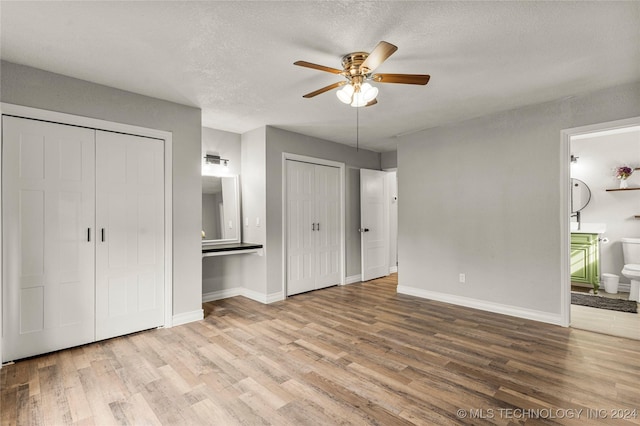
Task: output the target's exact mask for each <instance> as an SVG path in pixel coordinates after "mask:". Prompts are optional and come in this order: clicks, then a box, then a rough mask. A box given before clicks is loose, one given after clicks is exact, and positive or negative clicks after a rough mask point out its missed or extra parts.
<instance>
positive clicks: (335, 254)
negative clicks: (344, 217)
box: [314, 165, 340, 289]
mask: <svg viewBox="0 0 640 426" xmlns="http://www.w3.org/2000/svg"><path fill="white" fill-rule="evenodd" d="M314 171H315V194H316V203H315V223H316V231H315V240H316V241H315V246H316V259H315V262H316V288H317V289H318V288H323V287H329V286H332V285H336V284H338V283H340V169H338V168H337V167H329V166H320V165H316V166H315V167H314Z"/></svg>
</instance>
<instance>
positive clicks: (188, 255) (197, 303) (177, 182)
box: [0, 61, 202, 316]
mask: <svg viewBox="0 0 640 426" xmlns="http://www.w3.org/2000/svg"><path fill="white" fill-rule="evenodd" d="M0 86H1V87H2V91H1V92H0V101H2V102H6V103H10V104H16V105H22V106H28V107H33V108H40V109H44V110H50V111H57V112H62V113H67V114H74V115H79V116H84V117H91V118H97V119H101V120H107V121H112V122H116V123H124V124H130V125H134V126H141V127H147V128H151V129H158V130H165V131H169V132H172V134H173V165H172V166H173V182H172V184H173V287H174V294H173V315H174V316H175V315H177V314H190V313H197V312H201V309H202V305H201V295H202V284H201V265H202V264H201V260H200V259H201V237H200V236H201V229H202V226H201V224H202V223H201V215H200V208H201V203H202V198H201V191H200V188H201V180H200V160H199V155H200V152H201V129H202V123H201V111H200V109H199V108H194V107H190V106H185V105H179V104H175V103H172V102H167V101H163V100H160V99H155V98H150V97H147V96H142V95H138V94H135V93H131V92H125V91H122V90H118V89H114V88H111V87H107V86H101V85H99V84H94V83H90V82H87V81H83V80H78V79H75V78H71V77H66V76H63V75H60V74H54V73H51V72H47V71H42V70H38V69H35V68H31V67H26V66H23V65H17V64H13V63H10V62H6V61H2V63H1V64H0Z"/></svg>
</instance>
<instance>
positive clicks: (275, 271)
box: [266, 126, 380, 294]
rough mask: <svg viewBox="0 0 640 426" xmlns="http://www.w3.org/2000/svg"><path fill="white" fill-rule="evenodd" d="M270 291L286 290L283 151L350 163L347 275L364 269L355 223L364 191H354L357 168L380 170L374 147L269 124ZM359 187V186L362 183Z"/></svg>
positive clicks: (268, 259) (268, 242)
mask: <svg viewBox="0 0 640 426" xmlns="http://www.w3.org/2000/svg"><path fill="white" fill-rule="evenodd" d="M266 142H267V146H266V148H267V158H266V160H267V161H266V165H267V170H266V171H267V173H266V177H267V212H266V213H267V247H268V249H269V255H268V256H267V294H271V293H276V292H279V291H282V283H283V279H284V277H283V274H282V214H283V212H282V153H284V152H286V153H290V154H298V155H306V156H309V157H315V158H322V159H325V160H332V161H339V162H342V163H345V164H346V165H347V167H348V168H347V173H346V174H347V176H346V178H347V182H346V186H347V189H348V190H349V194H348V196H347V200H346V215H347V219H349V223H347V224H346V225H347V229H346V233H347V235H346V239H347V248H346V254H347V256H346V257H347V258H346V265H347V267H346V269H347V276H349V275H356V274H359V273H360V253H359V250H357V252H358V255H357V257H355V256H354V254H355V253H356V249H355V248H354V244H356V240H357V244H358V245H359V244H360V236H359V234H358V231H357V229H358V227H359V221H358V224H357V225H356V224H355V223H352V221H353V218H354V217H355V214H356V213H355V212H356V211H357V214H358V216H359V214H360V208H359V206H360V198H359V197H360V195H359V194H360V191H359V189H358V192H357V194H358V195H357V197H356V196H355V194H353V190H354V187H355V182H354V180H353V179H354V178H355V176H358V185H359V175H358V174H357V171H354V170H353V168H367V169H376V170H380V154H379V153H377V152H373V151H368V150H364V149H361V150H359V151H356V150H355V148H352V147H349V146H346V145H342V144H338V143H334V142H329V141H326V140H322V139H317V138H313V137H310V136H305V135H301V134H298V133H293V132H289V131H286V130H282V129H278V128H276V127H271V126H267V128H266ZM358 188H359V186H358Z"/></svg>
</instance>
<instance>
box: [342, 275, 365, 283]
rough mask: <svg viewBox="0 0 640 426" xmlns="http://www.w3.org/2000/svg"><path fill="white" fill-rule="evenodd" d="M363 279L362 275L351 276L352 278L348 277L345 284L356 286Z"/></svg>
mask: <svg viewBox="0 0 640 426" xmlns="http://www.w3.org/2000/svg"><path fill="white" fill-rule="evenodd" d="M361 279H362V275H351V276H350V277H346V278H345V279H344V284H345V285H347V284H354V283H359V282H361Z"/></svg>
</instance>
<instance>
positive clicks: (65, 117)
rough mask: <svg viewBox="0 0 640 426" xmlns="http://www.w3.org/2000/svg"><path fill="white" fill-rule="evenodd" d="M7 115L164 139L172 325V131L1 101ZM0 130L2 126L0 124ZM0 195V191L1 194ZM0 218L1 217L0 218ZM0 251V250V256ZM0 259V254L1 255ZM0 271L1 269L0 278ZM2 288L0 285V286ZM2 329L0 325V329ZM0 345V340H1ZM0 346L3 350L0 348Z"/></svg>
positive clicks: (167, 315)
mask: <svg viewBox="0 0 640 426" xmlns="http://www.w3.org/2000/svg"><path fill="white" fill-rule="evenodd" d="M1 115H9V116H16V117H22V118H28V119H33V120H42V121H50V122H54V123H61V124H67V125H71V126H79V127H87V128H91V129H96V130H105V131H108V132H116V133H126V134H130V135H135V136H143V137H148V138H154V139H161V140H163V141H164V217H165V224H164V277H165V283H164V291H165V298H164V327H165V328H169V327H172V326H173V263H172V262H173V239H172V236H173V189H172V188H173V184H172V180H173V170H172V164H173V159H172V158H173V157H172V156H173V134H172V133H171V132H167V131H164V130H157V129H149V128H146V127H139V126H133V125H130V124H122V123H116V122H111V121H106V120H100V119H96V118H90V117H82V116H78V115H72V114H65V113H60V112H55V111H48V110H42V109H38V108H31V107H25V106H22V105H14V104H7V103H0V116H1ZM0 130H1V127H0ZM0 195H1V193H0ZM0 219H1V217H0ZM1 255H2V253H1V252H0V256H1ZM0 258H1V257H0ZM1 273H2V270H1V269H0V277H1V276H2V275H1ZM0 288H1V286H0ZM1 294H2V292H1V291H0V327H1V326H2V323H1V318H2V311H1V310H2V299H1ZM0 329H1V328H0ZM0 344H1V341H0ZM0 349H2V348H1V347H0Z"/></svg>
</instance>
